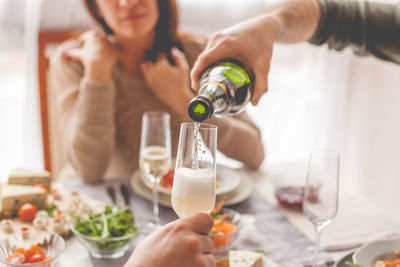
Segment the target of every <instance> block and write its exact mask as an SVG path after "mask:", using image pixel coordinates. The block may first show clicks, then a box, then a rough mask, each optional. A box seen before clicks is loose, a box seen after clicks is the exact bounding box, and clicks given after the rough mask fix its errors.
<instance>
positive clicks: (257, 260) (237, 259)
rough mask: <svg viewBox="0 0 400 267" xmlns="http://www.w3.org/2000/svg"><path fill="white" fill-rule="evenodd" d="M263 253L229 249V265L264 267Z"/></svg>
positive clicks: (233, 266) (232, 266) (230, 266)
mask: <svg viewBox="0 0 400 267" xmlns="http://www.w3.org/2000/svg"><path fill="white" fill-rule="evenodd" d="M262 266H263V260H262V255H261V254H260V253H257V252H252V251H245V250H230V251H229V267H262Z"/></svg>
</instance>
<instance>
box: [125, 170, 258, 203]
mask: <svg viewBox="0 0 400 267" xmlns="http://www.w3.org/2000/svg"><path fill="white" fill-rule="evenodd" d="M224 168H227V167H224ZM235 172H236V174H237V175H239V176H240V182H239V184H238V186H236V188H235V189H234V190H232V191H230V192H228V193H225V194H220V195H217V198H216V203H218V202H219V201H221V200H223V201H224V205H225V206H230V205H234V204H237V203H239V202H242V201H244V200H246V199H247V198H248V197H249V196H250V194H251V192H252V191H253V181H252V180H251V178H250V177H249V176H247V175H246V174H245V173H243V172H241V171H236V170H235ZM140 176H141V175H140V170H136V171H135V172H134V173H133V174H132V176H131V178H130V184H131V186H132V188H133V190H134V191H135V192H136V193H137V194H138V195H139V196H141V197H143V198H146V199H148V200H152V199H153V195H152V193H151V190H150V188H149V187H147V186H146V185H145V184H144V183H143V181H142V179H141V177H140ZM158 201H159V204H160V205H162V206H165V207H171V195H170V194H159V195H158Z"/></svg>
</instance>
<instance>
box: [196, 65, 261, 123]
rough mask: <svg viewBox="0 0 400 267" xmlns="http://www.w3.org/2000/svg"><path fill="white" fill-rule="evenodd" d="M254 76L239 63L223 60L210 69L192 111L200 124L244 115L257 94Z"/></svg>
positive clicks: (201, 84) (199, 89) (200, 83)
mask: <svg viewBox="0 0 400 267" xmlns="http://www.w3.org/2000/svg"><path fill="white" fill-rule="evenodd" d="M253 80H254V78H253V75H252V73H251V72H250V71H248V70H247V69H246V67H245V66H244V65H243V63H241V62H240V61H239V60H237V59H234V58H227V59H223V60H221V61H219V62H217V63H214V64H212V65H210V66H209V67H208V68H207V69H206V70H205V71H204V72H203V73H202V75H201V77H200V82H199V85H198V90H197V93H198V95H197V96H196V97H194V98H193V99H192V100H191V101H190V103H189V107H188V114H189V117H190V118H191V119H192V120H193V121H196V122H203V121H205V120H208V119H210V118H211V117H212V116H213V115H214V114H215V115H217V116H221V117H222V116H226V115H233V114H236V113H238V112H240V111H241V110H242V109H243V108H244V106H245V105H246V104H247V103H248V102H249V101H250V99H251V96H252V94H253V87H254V86H253Z"/></svg>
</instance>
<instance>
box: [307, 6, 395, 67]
mask: <svg viewBox="0 0 400 267" xmlns="http://www.w3.org/2000/svg"><path fill="white" fill-rule="evenodd" d="M319 5H320V10H321V19H320V21H319V25H318V28H317V31H316V32H315V34H314V36H313V37H312V38H311V39H310V42H311V43H312V44H316V45H322V44H325V43H326V44H328V46H329V48H331V49H335V50H342V49H344V48H346V47H352V48H353V50H354V51H355V53H356V54H358V55H361V56H364V55H369V54H372V55H374V56H376V57H378V58H380V59H383V60H388V61H391V62H394V63H397V64H400V2H399V3H398V4H397V5H395V4H382V3H372V2H367V1H359V0H319Z"/></svg>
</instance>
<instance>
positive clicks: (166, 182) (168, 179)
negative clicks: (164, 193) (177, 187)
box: [161, 170, 175, 188]
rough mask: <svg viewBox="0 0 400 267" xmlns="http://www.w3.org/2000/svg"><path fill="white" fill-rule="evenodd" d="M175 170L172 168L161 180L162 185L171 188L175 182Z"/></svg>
mask: <svg viewBox="0 0 400 267" xmlns="http://www.w3.org/2000/svg"><path fill="white" fill-rule="evenodd" d="M174 173H175V172H174V170H170V171H169V172H168V173H167V174H166V175H164V176H163V178H162V180H161V185H162V186H164V187H168V188H171V187H172V184H173V183H174Z"/></svg>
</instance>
